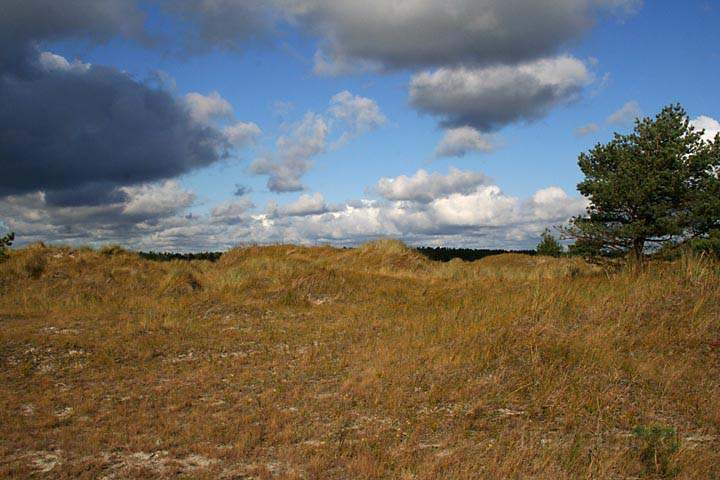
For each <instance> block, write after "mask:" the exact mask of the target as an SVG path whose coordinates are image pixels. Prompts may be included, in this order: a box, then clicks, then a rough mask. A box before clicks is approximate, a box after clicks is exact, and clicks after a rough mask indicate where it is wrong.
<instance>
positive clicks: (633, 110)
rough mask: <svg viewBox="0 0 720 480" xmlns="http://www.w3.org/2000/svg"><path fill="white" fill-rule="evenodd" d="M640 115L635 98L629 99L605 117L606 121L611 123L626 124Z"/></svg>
mask: <svg viewBox="0 0 720 480" xmlns="http://www.w3.org/2000/svg"><path fill="white" fill-rule="evenodd" d="M640 115H642V112H641V110H640V104H639V103H638V102H637V101H635V100H631V101H629V102H627V103H626V104H625V105H623V106H622V107H620V108H619V109H618V110H616V111H615V112H613V113H612V114H611V115H610V116H609V117H608V118H607V122H608V123H609V124H611V125H628V124H630V123H632V122H633V121H634V120H635V119H636V118H638V117H639V116H640Z"/></svg>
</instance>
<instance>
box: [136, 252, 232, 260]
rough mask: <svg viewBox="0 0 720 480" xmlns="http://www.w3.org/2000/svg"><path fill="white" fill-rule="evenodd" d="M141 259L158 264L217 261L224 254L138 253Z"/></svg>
mask: <svg viewBox="0 0 720 480" xmlns="http://www.w3.org/2000/svg"><path fill="white" fill-rule="evenodd" d="M138 253H139V255H140V257H142V258H144V259H146V260H154V261H156V262H169V261H171V260H185V261H190V260H209V261H211V262H215V261H217V260H218V259H219V258H220V257H221V256H222V252H200V253H173V252H138Z"/></svg>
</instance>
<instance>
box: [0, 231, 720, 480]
mask: <svg viewBox="0 0 720 480" xmlns="http://www.w3.org/2000/svg"><path fill="white" fill-rule="evenodd" d="M719 280H720V267H719V266H718V264H717V263H716V262H713V261H710V260H708V259H702V258H700V259H698V258H692V257H686V258H683V259H681V260H679V261H677V262H673V263H656V264H650V265H649V266H648V268H647V269H646V270H645V271H641V272H637V271H629V270H628V271H618V272H609V271H605V270H603V269H600V268H599V267H595V266H591V265H587V264H585V263H583V262H582V261H581V260H578V259H553V258H542V257H537V258H536V257H528V256H522V255H501V256H496V257H488V258H486V259H483V260H480V261H477V262H473V263H465V262H461V261H452V262H449V263H445V264H443V263H433V262H430V261H428V260H426V259H425V258H424V257H422V256H420V255H419V254H417V253H416V252H415V251H413V250H411V249H408V248H406V247H405V246H404V245H402V244H401V243H399V242H394V241H382V242H376V243H372V244H368V245H364V246H362V247H361V248H358V249H353V250H340V249H333V248H329V247H318V248H302V247H297V246H272V247H248V248H243V249H237V250H233V251H231V252H229V253H227V254H226V255H224V256H223V257H222V258H221V259H220V260H219V261H218V262H217V263H210V262H179V261H174V262H166V263H161V262H150V261H146V260H141V259H140V258H138V257H137V256H136V255H135V254H132V253H127V252H123V251H122V250H118V249H113V250H111V251H105V252H94V251H91V250H88V249H82V250H72V249H68V248H43V247H40V246H35V247H32V248H27V249H23V250H19V251H14V252H12V255H11V258H10V259H9V260H8V261H6V262H4V263H2V264H0V294H1V296H0V362H1V365H2V372H1V373H0V476H2V477H24V476H29V475H31V474H32V475H36V476H38V477H42V476H45V477H47V478H57V477H62V476H64V477H67V478H74V477H85V478H99V477H102V476H107V477H109V478H113V477H114V478H128V477H129V478H137V477H143V476H144V477H149V478H154V477H163V476H164V477H173V476H183V475H184V476H185V477H187V478H223V477H224V478H242V476H243V475H244V476H248V477H256V478H404V479H411V478H417V479H434V478H492V479H495V478H548V479H563V478H567V479H574V478H599V479H600V478H602V479H605V478H656V477H661V476H666V477H667V476H675V477H677V478H718V477H720V453H719V452H720V438H719V437H718V434H719V432H718V427H719V426H720V302H718V300H719V299H720V295H719V294H720V282H719ZM657 432H660V433H657ZM667 432H672V435H670V433H667ZM673 442H677V444H676V443H673ZM43 470H46V471H45V472H43Z"/></svg>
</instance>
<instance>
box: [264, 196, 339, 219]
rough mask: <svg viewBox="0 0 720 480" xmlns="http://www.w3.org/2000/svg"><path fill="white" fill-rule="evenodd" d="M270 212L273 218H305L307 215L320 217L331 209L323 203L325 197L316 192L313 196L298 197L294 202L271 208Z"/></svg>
mask: <svg viewBox="0 0 720 480" xmlns="http://www.w3.org/2000/svg"><path fill="white" fill-rule="evenodd" d="M270 210H271V213H272V214H274V215H275V216H285V217H305V216H308V215H321V214H323V213H327V212H329V211H331V210H332V209H331V207H330V206H328V204H327V203H326V202H325V197H323V195H322V194H321V193H319V192H317V193H314V194H313V195H307V194H303V195H300V198H298V199H297V200H296V201H294V202H292V203H290V204H288V205H285V206H283V207H271V209H270Z"/></svg>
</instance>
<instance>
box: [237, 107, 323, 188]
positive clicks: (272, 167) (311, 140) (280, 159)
mask: <svg viewBox="0 0 720 480" xmlns="http://www.w3.org/2000/svg"><path fill="white" fill-rule="evenodd" d="M328 131H329V128H328V124H327V122H326V121H325V119H324V118H323V117H322V116H321V115H318V114H316V113H312V112H308V113H307V114H305V117H304V118H303V120H302V121H301V122H299V123H297V124H296V125H294V126H293V128H292V131H291V133H290V134H289V135H283V136H281V137H280V138H278V140H277V142H276V143H277V153H276V154H275V155H273V156H265V157H261V158H258V159H256V160H255V161H254V162H253V163H252V165H250V170H251V171H252V172H253V173H255V174H257V175H268V176H269V177H270V178H269V179H268V188H269V189H270V190H271V191H273V192H295V191H299V190H302V189H303V185H302V182H301V178H302V176H303V175H305V174H306V173H307V172H308V171H309V170H310V169H311V168H312V165H313V162H312V158H313V157H315V156H317V155H320V154H322V153H324V152H325V150H326V149H327V136H328Z"/></svg>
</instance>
